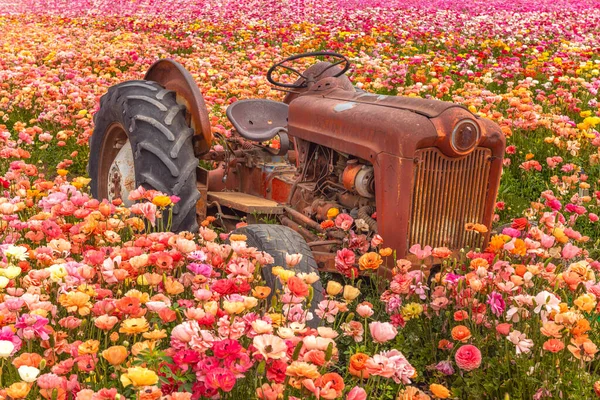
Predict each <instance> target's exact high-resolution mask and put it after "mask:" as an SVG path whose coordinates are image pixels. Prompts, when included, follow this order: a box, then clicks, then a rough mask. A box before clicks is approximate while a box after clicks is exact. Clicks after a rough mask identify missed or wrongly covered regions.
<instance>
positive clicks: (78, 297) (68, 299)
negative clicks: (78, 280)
mask: <svg viewBox="0 0 600 400" xmlns="http://www.w3.org/2000/svg"><path fill="white" fill-rule="evenodd" d="M58 302H59V303H60V305H61V306H63V307H65V308H66V309H67V311H69V312H75V311H77V312H78V313H79V315H82V316H84V315H88V314H89V313H90V311H91V308H92V303H90V296H89V295H87V294H85V293H82V292H69V293H63V294H61V295H60V296H59V297H58Z"/></svg>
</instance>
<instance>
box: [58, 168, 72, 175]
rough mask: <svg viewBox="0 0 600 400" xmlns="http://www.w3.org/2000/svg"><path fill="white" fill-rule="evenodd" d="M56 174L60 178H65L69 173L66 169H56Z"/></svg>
mask: <svg viewBox="0 0 600 400" xmlns="http://www.w3.org/2000/svg"><path fill="white" fill-rule="evenodd" d="M56 173H57V174H59V175H60V176H66V175H67V174H68V173H69V171H67V170H66V169H57V170H56Z"/></svg>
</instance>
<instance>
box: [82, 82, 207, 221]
mask: <svg viewBox="0 0 600 400" xmlns="http://www.w3.org/2000/svg"><path fill="white" fill-rule="evenodd" d="M94 123H95V128H94V133H93V135H92V137H91V139H90V160H89V164H88V172H89V175H90V178H92V181H91V189H92V195H93V196H94V197H96V198H100V197H102V198H107V197H108V193H107V189H106V188H105V187H104V186H105V184H104V183H105V182H106V181H107V180H108V172H107V171H106V168H107V163H108V165H109V166H110V164H111V162H112V160H110V158H111V157H112V159H113V160H114V155H112V154H113V153H114V151H115V150H113V149H112V148H109V147H110V143H109V142H110V139H109V138H107V132H109V131H110V130H111V129H112V130H114V127H115V126H117V128H118V129H117V130H120V131H122V132H123V133H124V134H126V135H127V139H128V140H129V144H130V145H131V150H132V152H133V158H134V170H135V187H138V186H140V185H141V186H143V187H144V188H146V189H154V190H158V191H160V192H163V193H165V194H168V195H175V196H177V197H179V198H180V199H181V200H180V201H179V203H177V204H176V205H175V206H174V208H173V219H172V225H171V230H172V231H174V232H179V231H190V232H196V231H198V222H197V220H196V203H197V202H198V200H199V199H200V193H199V192H198V189H197V188H196V168H197V166H198V160H197V159H196V157H195V156H194V150H193V147H192V137H193V135H194V131H193V129H192V128H190V127H189V125H188V123H187V121H186V111H185V106H183V105H180V104H178V103H177V101H176V94H175V92H173V91H171V90H167V89H165V88H164V87H162V86H161V85H159V84H158V83H156V82H152V81H127V82H123V83H121V84H118V85H115V86H112V87H111V88H110V89H108V93H107V94H105V95H104V96H102V98H101V99H100V109H99V110H98V112H97V113H96V115H95V116H94ZM124 200H125V199H124Z"/></svg>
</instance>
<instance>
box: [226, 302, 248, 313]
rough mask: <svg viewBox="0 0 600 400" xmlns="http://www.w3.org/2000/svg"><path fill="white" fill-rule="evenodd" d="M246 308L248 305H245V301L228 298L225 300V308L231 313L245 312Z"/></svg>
mask: <svg viewBox="0 0 600 400" xmlns="http://www.w3.org/2000/svg"><path fill="white" fill-rule="evenodd" d="M245 309H246V307H245V306H244V303H243V302H241V301H227V300H224V301H223V310H224V311H225V312H226V313H227V314H229V315H233V314H239V313H241V312H243V311H244V310H245Z"/></svg>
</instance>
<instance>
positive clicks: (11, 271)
mask: <svg viewBox="0 0 600 400" xmlns="http://www.w3.org/2000/svg"><path fill="white" fill-rule="evenodd" d="M0 275H4V276H5V277H7V278H8V279H15V278H16V277H17V276H19V275H21V268H19V267H15V266H14V265H9V266H8V267H6V268H2V269H0Z"/></svg>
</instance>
